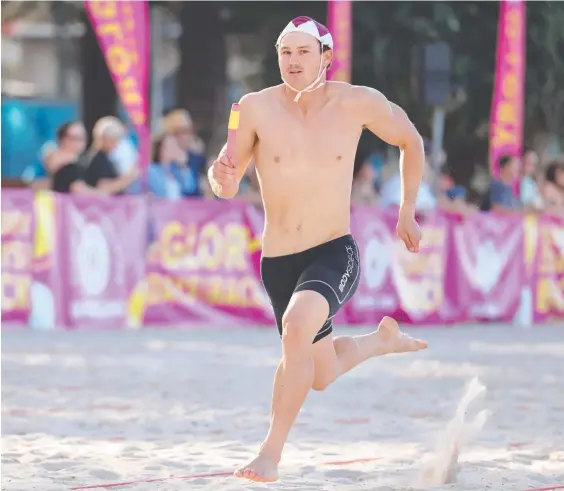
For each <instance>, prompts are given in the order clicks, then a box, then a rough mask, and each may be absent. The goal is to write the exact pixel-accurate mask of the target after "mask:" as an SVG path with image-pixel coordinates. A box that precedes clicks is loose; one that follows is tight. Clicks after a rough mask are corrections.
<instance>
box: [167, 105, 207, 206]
mask: <svg viewBox="0 0 564 491" xmlns="http://www.w3.org/2000/svg"><path fill="white" fill-rule="evenodd" d="M164 131H165V133H167V134H169V135H172V136H174V137H175V138H176V141H177V142H178V145H179V146H180V148H181V149H182V151H183V152H184V153H185V154H186V156H187V162H186V167H187V168H188V169H189V170H190V172H191V174H192V176H193V178H194V179H193V181H192V183H193V184H192V185H191V187H189V188H183V189H182V194H183V195H184V196H202V195H203V192H202V181H203V180H205V179H206V175H205V172H206V157H205V156H204V144H203V142H202V140H201V139H200V138H199V137H198V136H197V135H196V132H195V131H194V123H193V122H192V118H191V116H190V113H189V112H188V111H186V110H184V109H176V110H174V111H172V112H170V113H169V114H167V115H166V116H165V117H164Z"/></svg>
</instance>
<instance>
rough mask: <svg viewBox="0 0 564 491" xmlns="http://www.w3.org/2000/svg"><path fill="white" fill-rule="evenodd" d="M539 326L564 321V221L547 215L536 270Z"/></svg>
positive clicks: (541, 226)
mask: <svg viewBox="0 0 564 491" xmlns="http://www.w3.org/2000/svg"><path fill="white" fill-rule="evenodd" d="M533 271H534V273H533V277H532V284H533V291H534V292H535V299H534V300H535V309H534V312H535V315H534V321H535V322H544V321H547V320H550V319H564V218H563V217H557V216H548V215H543V216H541V217H540V218H539V219H538V237H537V247H536V250H535V268H534V269H533Z"/></svg>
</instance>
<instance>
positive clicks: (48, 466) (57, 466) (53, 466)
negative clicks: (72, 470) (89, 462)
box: [40, 460, 76, 472]
mask: <svg viewBox="0 0 564 491" xmlns="http://www.w3.org/2000/svg"><path fill="white" fill-rule="evenodd" d="M40 465H41V467H43V468H44V469H45V470H46V471H51V472H56V471H60V470H63V469H68V468H69V467H74V466H75V465H76V462H74V461H72V460H62V461H59V462H42V463H41V464H40Z"/></svg>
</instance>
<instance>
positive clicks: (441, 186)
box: [437, 165, 474, 214]
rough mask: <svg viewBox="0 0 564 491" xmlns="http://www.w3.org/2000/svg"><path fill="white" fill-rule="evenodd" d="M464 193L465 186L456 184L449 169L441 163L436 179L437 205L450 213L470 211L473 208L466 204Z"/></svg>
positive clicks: (465, 193)
mask: <svg viewBox="0 0 564 491" xmlns="http://www.w3.org/2000/svg"><path fill="white" fill-rule="evenodd" d="M466 195H467V192H466V188H465V187H464V186H460V185H457V184H456V182H455V181H454V178H453V177H452V172H451V170H450V169H449V168H448V167H447V166H446V165H443V166H442V167H441V172H440V174H439V179H438V196H437V201H438V203H439V207H440V208H441V209H443V210H445V211H449V212H452V213H460V214H467V213H471V212H473V211H474V209H473V208H472V207H471V206H469V205H468V203H467V201H466Z"/></svg>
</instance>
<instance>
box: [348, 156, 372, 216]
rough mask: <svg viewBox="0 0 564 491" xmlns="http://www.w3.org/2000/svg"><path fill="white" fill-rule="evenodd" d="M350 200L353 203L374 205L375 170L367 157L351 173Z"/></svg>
mask: <svg viewBox="0 0 564 491" xmlns="http://www.w3.org/2000/svg"><path fill="white" fill-rule="evenodd" d="M351 202H352V203H353V204H355V205H376V204H377V203H378V193H377V192H376V172H374V168H373V167H372V163H371V162H370V160H369V159H366V160H364V161H363V162H362V163H361V164H360V165H359V166H358V167H357V168H356V169H355V171H354V173H353V182H352V190H351Z"/></svg>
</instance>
